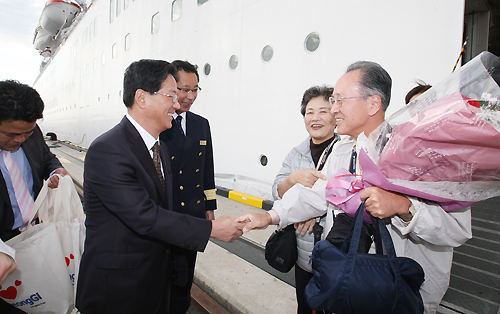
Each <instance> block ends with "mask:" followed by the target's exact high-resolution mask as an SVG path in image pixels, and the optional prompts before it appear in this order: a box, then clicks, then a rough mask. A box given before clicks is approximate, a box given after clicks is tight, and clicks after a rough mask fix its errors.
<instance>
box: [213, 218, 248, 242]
mask: <svg viewBox="0 0 500 314" xmlns="http://www.w3.org/2000/svg"><path fill="white" fill-rule="evenodd" d="M243 227H244V224H243V223H238V222H236V221H235V219H234V217H229V216H222V217H219V218H217V219H215V220H213V221H212V232H211V233H210V237H211V238H214V239H216V240H219V241H223V242H233V241H234V240H236V239H238V238H239V237H240V236H241V235H242V234H243V231H242V229H243Z"/></svg>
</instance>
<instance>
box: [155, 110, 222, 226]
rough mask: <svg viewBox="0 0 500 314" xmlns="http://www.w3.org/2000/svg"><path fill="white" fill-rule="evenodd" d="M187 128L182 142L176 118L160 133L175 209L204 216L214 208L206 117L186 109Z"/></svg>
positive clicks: (192, 214)
mask: <svg viewBox="0 0 500 314" xmlns="http://www.w3.org/2000/svg"><path fill="white" fill-rule="evenodd" d="M186 129H187V134H186V137H185V139H184V145H183V141H182V134H181V132H180V130H179V126H178V125H177V124H176V121H175V120H173V121H172V127H171V128H170V129H168V130H166V131H163V132H162V133H161V134H160V140H162V141H163V142H165V143H166V144H167V146H168V151H169V153H170V155H171V157H170V158H171V160H170V163H171V166H172V179H173V180H172V182H173V200H174V211H176V212H180V213H184V214H188V215H191V216H194V217H199V218H205V217H206V213H205V212H206V211H207V210H214V209H216V208H217V205H216V200H215V181H214V158H213V150H212V136H211V135H210V125H209V123H208V120H207V119H205V118H203V117H202V116H200V115H197V114H195V113H192V112H190V111H188V112H187V113H186Z"/></svg>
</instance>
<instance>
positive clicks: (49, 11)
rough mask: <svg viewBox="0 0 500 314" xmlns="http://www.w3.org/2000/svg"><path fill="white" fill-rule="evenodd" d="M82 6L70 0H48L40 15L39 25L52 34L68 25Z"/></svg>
mask: <svg viewBox="0 0 500 314" xmlns="http://www.w3.org/2000/svg"><path fill="white" fill-rule="evenodd" d="M81 11H82V7H81V6H80V5H79V4H77V3H75V2H73V1H71V0H49V1H47V3H46V4H45V8H44V9H43V11H42V16H41V17H40V26H41V28H43V29H44V30H45V31H46V32H48V33H49V34H51V35H52V36H57V35H58V34H59V33H60V32H61V30H63V29H65V28H67V27H69V26H70V25H71V23H73V20H74V19H75V17H76V16H77V15H78V13H80V12H81Z"/></svg>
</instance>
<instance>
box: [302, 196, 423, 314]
mask: <svg viewBox="0 0 500 314" xmlns="http://www.w3.org/2000/svg"><path fill="white" fill-rule="evenodd" d="M364 209H365V207H364V202H363V203H361V205H360V206H359V208H358V210H357V212H356V215H355V217H354V221H353V225H352V227H351V233H350V234H349V236H348V237H347V238H346V240H345V242H344V244H343V245H342V248H341V249H338V248H337V247H335V246H334V245H333V244H331V243H330V242H328V241H327V240H324V241H320V242H318V244H317V245H316V246H315V247H314V250H313V256H312V268H313V278H312V279H311V281H309V283H308V284H307V286H306V289H305V296H306V300H307V303H308V304H309V307H310V308H311V309H313V310H327V311H330V312H334V313H337V314H346V313H364V314H369V313H373V314H378V313H387V314H389V313H394V314H396V313H405V314H410V313H411V314H417V313H423V312H424V306H423V301H422V297H421V296H420V292H419V288H420V286H421V285H422V283H423V281H424V271H423V269H422V267H421V266H420V264H418V263H417V262H416V261H415V260H413V259H411V258H407V257H397V256H396V252H395V250H394V244H393V243H392V239H391V235H390V234H389V231H388V230H387V228H386V226H385V224H384V222H383V221H382V220H380V219H378V218H374V223H375V242H376V244H377V254H365V253H358V246H359V239H360V235H361V226H362V223H363V214H364ZM379 234H381V239H380V237H379V236H378V235H379ZM351 236H352V241H351V242H350V246H349V249H347V246H348V244H349V241H350V238H351ZM382 243H383V244H384V248H385V252H386V255H385V254H384V252H383V247H382Z"/></svg>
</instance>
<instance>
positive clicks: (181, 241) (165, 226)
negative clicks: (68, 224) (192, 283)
mask: <svg viewBox="0 0 500 314" xmlns="http://www.w3.org/2000/svg"><path fill="white" fill-rule="evenodd" d="M160 149H161V157H162V164H163V170H164V174H165V184H166V193H165V192H163V191H162V188H161V184H160V180H159V178H158V175H157V173H156V170H155V167H154V164H153V161H152V158H151V156H150V154H149V151H148V148H146V145H145V144H144V141H143V140H142V138H141V136H140V135H139V133H138V132H137V130H136V129H135V127H134V126H133V125H132V124H131V123H130V121H129V120H128V119H127V118H126V117H124V118H123V119H122V121H121V122H120V123H119V124H118V125H117V126H115V127H114V128H112V129H111V130H109V131H108V132H106V133H104V134H103V135H101V136H100V137H98V138H97V139H96V140H95V141H94V142H93V143H92V145H91V146H90V148H89V150H88V152H87V155H86V157H85V173H84V205H85V212H86V214H87V219H86V222H85V224H86V227H87V238H86V241H85V252H84V253H83V257H82V261H81V264H80V273H79V278H78V289H77V298H76V306H77V308H78V309H79V310H80V311H81V313H82V314H90V313H99V314H104V313H157V312H158V310H159V308H160V305H161V303H162V302H164V299H163V297H164V293H163V291H164V288H165V282H166V279H167V270H168V266H169V265H168V250H169V247H170V244H173V245H176V246H179V247H185V248H189V249H192V250H198V251H203V250H204V248H205V246H206V244H207V242H208V239H209V236H210V232H211V228H212V224H211V222H210V221H207V220H204V219H199V218H194V217H190V216H188V215H183V214H179V213H176V212H174V211H172V210H171V209H172V194H171V170H170V164H169V161H168V160H169V157H168V150H167V148H166V145H160Z"/></svg>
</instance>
